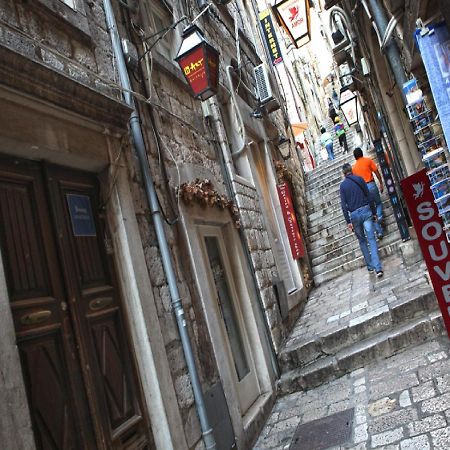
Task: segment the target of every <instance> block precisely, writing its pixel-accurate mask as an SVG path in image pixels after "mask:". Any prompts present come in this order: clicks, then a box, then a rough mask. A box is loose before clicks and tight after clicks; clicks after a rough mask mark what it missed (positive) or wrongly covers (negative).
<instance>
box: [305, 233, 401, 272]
mask: <svg viewBox="0 0 450 450" xmlns="http://www.w3.org/2000/svg"><path fill="white" fill-rule="evenodd" d="M399 237H400V236H399V233H398V232H397V230H396V229H394V230H393V231H391V232H390V233H389V228H388V234H386V235H385V236H384V238H383V239H382V240H381V241H378V247H379V248H381V247H382V246H383V245H388V244H391V243H393V242H395V241H397V240H399ZM338 242H339V243H340V245H339V246H336V247H334V248H332V249H331V250H330V251H328V252H325V251H324V250H323V251H322V252H316V256H314V257H312V255H311V254H310V258H311V265H312V267H313V273H314V274H319V273H322V272H326V271H327V270H330V269H333V268H334V267H336V266H338V265H340V264H344V263H346V262H348V261H350V260H352V259H354V258H358V257H359V256H360V248H359V243H358V239H356V237H355V236H351V239H350V240H346V241H345V243H341V242H340V240H339V241H338Z"/></svg>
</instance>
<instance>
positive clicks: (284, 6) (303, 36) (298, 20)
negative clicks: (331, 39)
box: [272, 0, 310, 48]
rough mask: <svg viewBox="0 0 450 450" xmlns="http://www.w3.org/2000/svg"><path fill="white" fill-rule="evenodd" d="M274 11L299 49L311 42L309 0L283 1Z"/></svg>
mask: <svg viewBox="0 0 450 450" xmlns="http://www.w3.org/2000/svg"><path fill="white" fill-rule="evenodd" d="M272 9H273V11H274V13H275V17H276V19H277V21H278V23H279V24H280V25H281V26H282V27H283V28H284V29H285V31H286V33H287V34H288V35H289V37H290V38H291V40H292V42H293V44H294V45H295V46H296V47H297V48H300V47H301V46H303V45H305V44H307V43H308V42H309V41H310V24H309V20H310V19H309V0H281V1H279V2H277V3H276V4H275V5H273V6H272Z"/></svg>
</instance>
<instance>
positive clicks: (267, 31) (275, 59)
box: [259, 9, 283, 66]
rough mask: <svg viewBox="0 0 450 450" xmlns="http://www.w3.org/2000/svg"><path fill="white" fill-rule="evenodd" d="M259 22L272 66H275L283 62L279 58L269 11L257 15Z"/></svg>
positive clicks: (280, 57) (279, 54) (278, 47)
mask: <svg viewBox="0 0 450 450" xmlns="http://www.w3.org/2000/svg"><path fill="white" fill-rule="evenodd" d="M259 21H260V24H261V29H262V32H263V35H264V39H265V41H266V45H267V48H268V50H269V53H270V59H271V61H272V65H274V66H276V65H277V64H278V63H280V62H282V61H283V57H282V56H281V50H280V45H279V44H278V39H277V35H276V32H275V27H274V26H273V22H272V17H271V15H270V9H265V10H264V11H262V12H260V13H259Z"/></svg>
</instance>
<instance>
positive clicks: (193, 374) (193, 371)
mask: <svg viewBox="0 0 450 450" xmlns="http://www.w3.org/2000/svg"><path fill="white" fill-rule="evenodd" d="M103 5H104V8H105V16H106V24H107V27H108V33H109V35H110V37H111V42H112V46H113V51H114V56H115V58H116V61H117V68H118V72H119V78H120V84H121V86H122V87H123V88H124V89H126V90H125V91H124V92H123V98H124V100H125V102H126V103H127V105H128V106H130V107H131V108H132V109H133V112H132V113H131V117H130V128H131V134H132V137H133V145H134V150H135V152H136V155H137V157H138V161H139V167H140V170H141V172H142V176H143V182H144V187H145V192H146V194H147V200H148V202H149V205H150V212H151V216H152V218H153V225H154V227H155V232H156V237H157V239H158V245H159V250H160V252H161V259H162V263H163V267H164V273H165V275H166V278H167V284H168V286H169V292H170V297H171V303H172V307H173V310H174V313H175V317H176V320H177V325H178V330H179V333H180V339H181V344H182V346H183V351H184V356H185V359H186V364H187V367H188V372H189V377H190V380H191V384H192V390H193V392H194V398H195V404H196V408H197V414H198V417H199V420H200V426H201V430H202V436H203V442H204V443H205V447H206V449H207V450H215V449H216V442H215V439H214V435H213V430H212V428H211V427H210V425H209V420H208V415H207V412H206V407H205V402H204V398H203V392H202V389H201V384H200V379H199V376H198V372H197V367H196V365H195V359H194V354H193V352H192V346H191V342H190V339H189V334H188V332H187V327H186V319H185V314H184V310H183V305H182V302H181V298H180V294H179V292H178V286H177V283H176V276H175V270H174V268H173V264H172V260H171V257H170V250H169V245H168V243H167V238H166V234H165V231H164V226H163V220H162V215H161V209H160V207H159V203H158V198H157V195H156V191H155V187H154V184H153V178H152V174H151V172H150V167H149V164H148V159H147V152H146V149H145V143H144V137H143V135H142V129H141V125H140V121H139V114H138V112H137V109H136V105H135V103H134V99H133V97H132V95H131V92H130V91H131V89H132V86H131V83H130V79H129V76H128V71H127V67H126V64H125V58H124V56H123V53H122V45H121V42H120V37H119V33H118V31H117V26H116V21H115V18H114V12H113V9H112V5H111V0H103Z"/></svg>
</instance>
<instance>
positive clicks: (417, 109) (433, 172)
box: [406, 96, 450, 242]
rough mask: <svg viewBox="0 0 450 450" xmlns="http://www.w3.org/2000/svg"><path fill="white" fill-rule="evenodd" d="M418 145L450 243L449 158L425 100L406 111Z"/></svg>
mask: <svg viewBox="0 0 450 450" xmlns="http://www.w3.org/2000/svg"><path fill="white" fill-rule="evenodd" d="M406 109H407V112H408V116H409V120H410V122H411V124H412V126H413V129H414V135H415V137H416V142H417V145H418V147H419V150H420V152H421V153H422V160H423V163H424V165H425V167H426V168H427V175H428V179H429V180H430V186H431V191H432V192H433V196H434V199H435V200H434V201H435V203H436V206H437V209H438V211H439V216H440V217H441V218H442V222H443V224H444V231H445V234H446V236H447V241H448V242H450V166H449V161H450V158H449V154H448V150H447V147H446V145H445V139H444V137H443V135H442V131H441V129H440V126H439V123H438V122H436V121H434V120H433V111H432V110H431V109H429V108H428V107H427V105H426V103H425V101H424V99H423V97H422V96H420V97H419V98H415V101H414V103H410V104H408V105H407V107H406Z"/></svg>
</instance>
